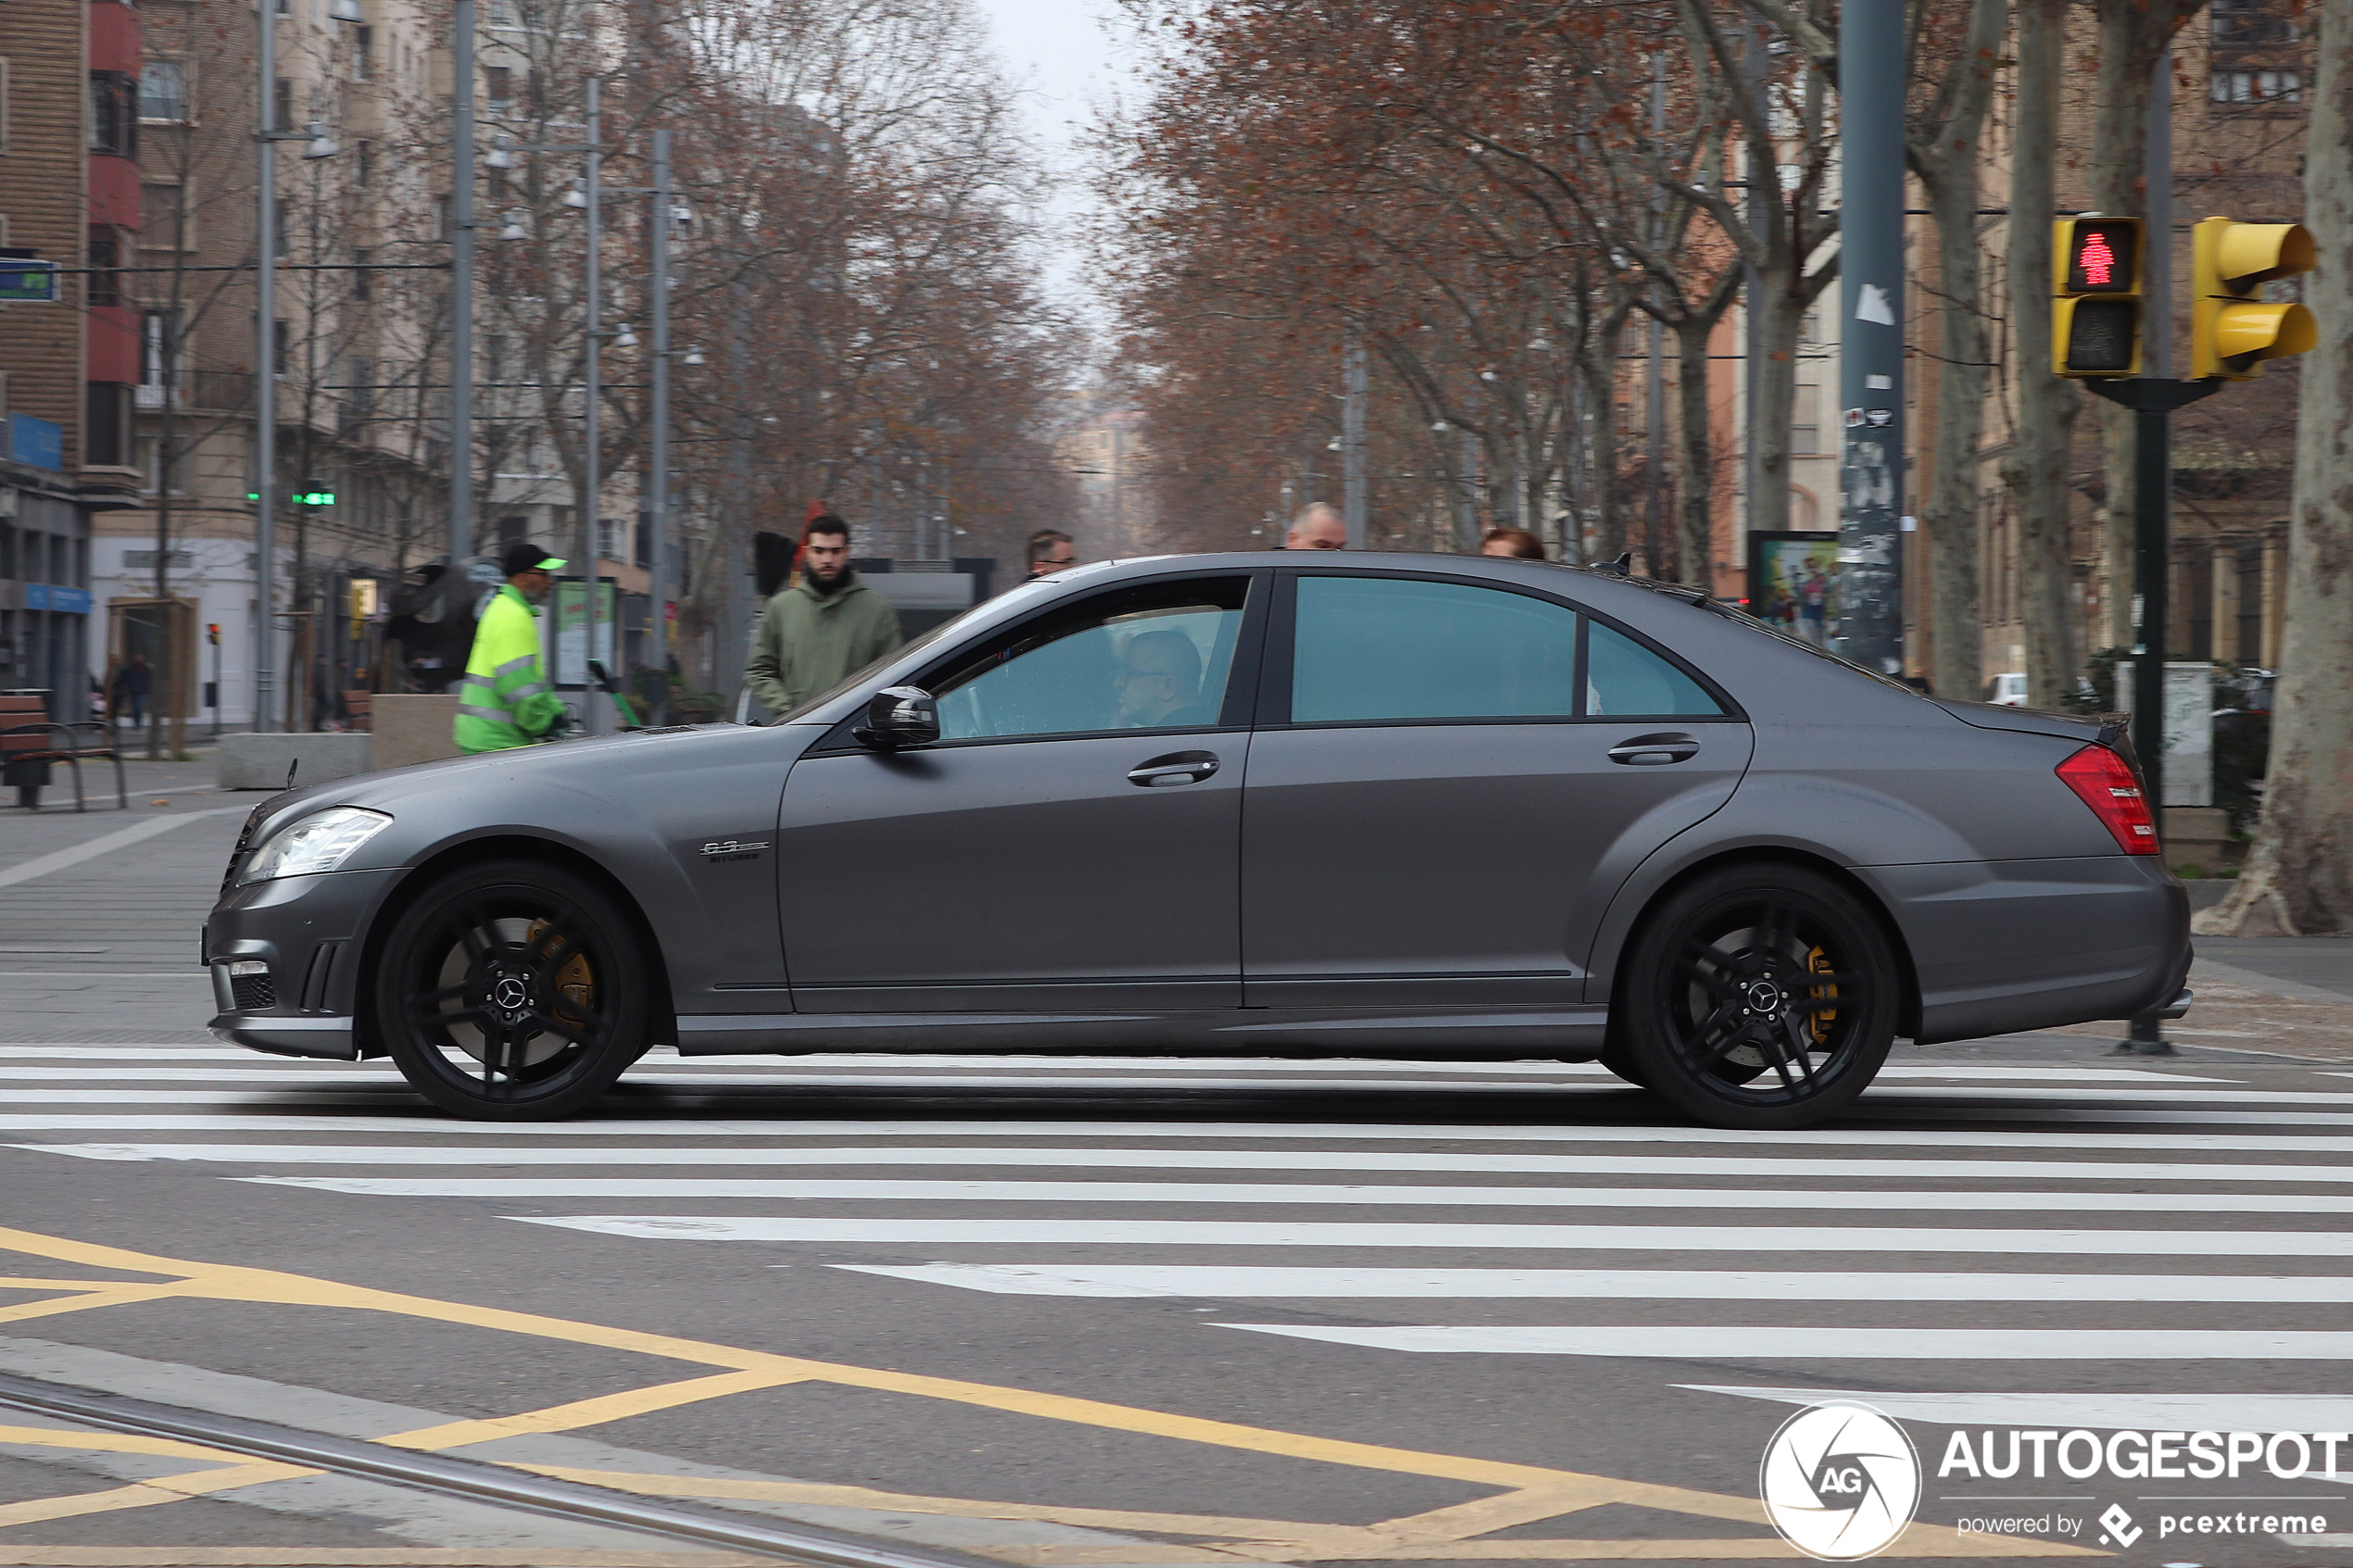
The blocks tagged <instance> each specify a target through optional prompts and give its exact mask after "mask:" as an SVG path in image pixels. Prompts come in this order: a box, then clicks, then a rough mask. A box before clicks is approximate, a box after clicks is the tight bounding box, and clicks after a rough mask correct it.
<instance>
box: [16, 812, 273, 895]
mask: <svg viewBox="0 0 2353 1568" xmlns="http://www.w3.org/2000/svg"><path fill="white" fill-rule="evenodd" d="M247 809H248V808H246V807H244V806H216V807H214V808H212V809H210V810H208V811H181V812H176V813H174V814H173V815H171V816H169V817H149V818H147V819H146V820H145V822H133V823H132V824H131V825H130V826H129V827H127V828H117V829H116V830H115V831H114V832H112V833H109V834H100V835H99V836H98V837H96V838H94V839H91V840H90V841H89V842H88V843H86V844H76V845H71V846H69V847H66V848H64V849H53V850H51V851H50V852H49V853H48V854H46V855H35V856H34V857H33V858H32V859H30V860H24V861H21V862H19V863H18V864H16V865H13V866H10V867H9V868H8V869H7V870H6V871H0V887H14V886H15V885H16V884H19V883H20V882H31V880H32V879H33V878H35V877H41V876H47V875H48V874H49V873H50V872H61V871H65V870H68V869H69V868H70V867H73V866H78V865H81V864H82V862H84V861H86V860H94V859H97V858H98V857H99V856H101V855H111V854H113V853H114V852H115V851H116V850H118V849H127V848H129V847H131V846H132V845H134V844H144V843H145V842H146V841H147V840H148V839H150V838H153V837H155V836H156V835H157V834H166V833H170V831H171V830H172V829H173V828H176V827H178V826H180V825H181V824H182V822H202V821H203V820H204V819H205V818H207V817H238V816H243V815H245V811H246V810H247Z"/></svg>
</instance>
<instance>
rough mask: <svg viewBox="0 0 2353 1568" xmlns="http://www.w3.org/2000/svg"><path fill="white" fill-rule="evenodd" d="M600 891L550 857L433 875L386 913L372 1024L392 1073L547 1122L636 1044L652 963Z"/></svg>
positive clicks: (493, 1113)
mask: <svg viewBox="0 0 2353 1568" xmlns="http://www.w3.org/2000/svg"><path fill="white" fill-rule="evenodd" d="M652 967H653V966H651V965H649V964H648V963H647V962H646V961H645V955H644V954H643V953H642V952H641V951H640V949H639V943H638V938H637V935H636V933H635V927H634V926H633V925H632V923H631V922H630V921H629V919H628V917H627V916H626V915H625V914H624V913H623V911H622V909H620V908H619V906H617V905H616V904H615V903H614V901H613V898H612V897H611V895H610V894H608V893H606V892H604V891H603V890H602V889H601V888H599V887H598V886H597V885H596V884H593V883H591V882H589V881H587V880H586V879H585V878H584V877H581V876H578V875H576V874H574V873H573V872H568V871H565V870H562V869H561V868H560V867H555V866H549V865H546V864H542V863H539V862H536V861H531V860H494V861H491V862H489V863H488V864H485V865H481V866H473V867H468V868H466V869H464V870H460V871H457V872H451V873H450V874H448V875H447V876H444V877H442V878H440V879H438V880H437V881H435V882H434V883H433V884H431V885H430V886H428V887H427V888H425V890H424V891H423V892H422V893H421V894H419V895H418V897H416V898H415V899H413V900H411V901H410V902H409V906H408V907H407V908H406V909H403V910H402V911H401V913H400V917H399V919H398V920H397V921H396V922H394V924H393V928H392V933H391V935H390V936H388V937H387V938H386V939H385V942H384V948H383V951H382V955H381V957H380V958H379V959H378V960H377V965H376V972H375V1014H376V1026H377V1029H378V1030H379V1032H380V1034H381V1035H382V1037H383V1039H384V1045H385V1047H386V1048H387V1049H388V1050H389V1051H390V1052H391V1055H392V1060H393V1062H394V1064H395V1065H396V1066H397V1067H398V1068H399V1069H400V1075H401V1076H402V1077H404V1078H406V1079H408V1080H409V1084H410V1085H411V1086H413V1087H414V1088H415V1089H416V1091H417V1092H418V1093H419V1094H421V1095H422V1096H424V1097H425V1098H427V1099H429V1100H431V1101H433V1103H434V1105H436V1106H438V1107H440V1108H441V1109H442V1110H446V1111H447V1112H449V1113H450V1114H451V1115H453V1116H463V1117H467V1118H470V1119H472V1120H476V1121H485V1122H546V1121H554V1120H556V1119H558V1118H560V1117H565V1116H570V1115H573V1114H574V1113H575V1112H577V1111H579V1110H583V1109H585V1107H586V1106H588V1105H589V1104H590V1103H591V1102H592V1101H594V1100H595V1099H596V1098H598V1096H599V1095H601V1094H603V1093H604V1092H605V1091H606V1090H607V1089H609V1088H610V1087H611V1086H612V1085H613V1081H614V1080H615V1079H617V1078H619V1077H620V1076H621V1074H622V1072H623V1069H625V1068H626V1067H628V1065H629V1064H630V1063H631V1062H633V1061H635V1060H636V1059H637V1058H638V1057H639V1056H640V1055H642V1054H644V1051H645V1048H646V1043H647V1042H646V1026H647V1020H648V1010H649V998H648V985H647V976H648V973H649V972H651V971H652Z"/></svg>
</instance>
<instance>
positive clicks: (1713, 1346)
mask: <svg viewBox="0 0 2353 1568" xmlns="http://www.w3.org/2000/svg"><path fill="white" fill-rule="evenodd" d="M1210 1326H1212V1327H1214V1328H1240V1329H1248V1330H1249V1331H1250V1332H1252V1333H1253V1334H1276V1335H1281V1336H1284V1337H1286V1338H1290V1339H1317V1340H1322V1341H1325V1342H1326V1343H1328V1344H1333V1345H1358V1346H1363V1347H1365V1348H1369V1349H1377V1350H1414V1351H1422V1352H1436V1353H1441V1354H1456V1355H1460V1354H1478V1355H1505V1356H1634V1357H1642V1358H1645V1359H1648V1360H1655V1361H1757V1360H1766V1359H1770V1360H1775V1361H1780V1360H1787V1359H1792V1358H1798V1359H1804V1360H1808V1361H2343V1360H2345V1359H2347V1357H2353V1333H2341V1332H2336V1331H2332V1330H2302V1329H2216V1328H1793V1327H1788V1326H1785V1325H1782V1324H1778V1323H1773V1324H1763V1325H1759V1326H1757V1327H1754V1328H1745V1327H1730V1326H1724V1325H1718V1324H1708V1325H1702V1326H1670V1325H1663V1324H1662V1325H1659V1326H1655V1327H1654V1326H1651V1325H1648V1324H1643V1325H1640V1326H1626V1327H1613V1326H1607V1325H1600V1326H1594V1327H1590V1328H1587V1327H1570V1328H1554V1327H1532V1326H1518V1325H1511V1324H1500V1323H1499V1324H1493V1325H1486V1324H1481V1325H1475V1326H1466V1327H1454V1326H1402V1327H1396V1328H1343V1327H1329V1328H1327V1327H1321V1326H1308V1325H1304V1324H1295V1323H1213V1324H1211V1325H1210Z"/></svg>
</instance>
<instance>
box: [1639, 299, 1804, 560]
mask: <svg viewBox="0 0 2353 1568" xmlns="http://www.w3.org/2000/svg"><path fill="white" fill-rule="evenodd" d="M1717 320H1718V318H1717V317H1716V316H1715V315H1709V316H1705V317H1699V316H1689V317H1685V318H1684V319H1683V320H1680V321H1678V322H1676V323H1675V352H1676V372H1675V411H1676V415H1677V419H1676V420H1675V559H1676V567H1677V571H1678V573H1679V575H1680V578H1681V580H1682V581H1683V582H1685V583H1690V584H1691V585H1692V586H1693V587H1695V588H1705V589H1707V590H1708V591H1709V592H1711V593H1712V592H1714V591H1715V587H1716V568H1715V558H1716V527H1715V523H1716V518H1715V506H1714V503H1715V499H1716V455H1715V446H1714V443H1713V442H1712V441H1711V440H1710V435H1711V432H1710V431H1709V429H1708V425H1707V340H1708V338H1709V336H1710V335H1711V334H1712V333H1713V332H1714V330H1715V327H1716V322H1717ZM1784 494H1786V489H1784ZM1654 570H1655V568H1654Z"/></svg>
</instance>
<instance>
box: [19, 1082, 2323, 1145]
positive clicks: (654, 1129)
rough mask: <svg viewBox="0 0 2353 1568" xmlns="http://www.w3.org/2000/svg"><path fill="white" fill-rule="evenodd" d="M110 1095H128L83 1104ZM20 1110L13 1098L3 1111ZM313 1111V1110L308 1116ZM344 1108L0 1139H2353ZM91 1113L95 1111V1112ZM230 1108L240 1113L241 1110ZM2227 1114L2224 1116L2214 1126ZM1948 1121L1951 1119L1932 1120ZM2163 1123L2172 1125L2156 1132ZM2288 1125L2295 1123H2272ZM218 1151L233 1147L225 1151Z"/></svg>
mask: <svg viewBox="0 0 2353 1568" xmlns="http://www.w3.org/2000/svg"><path fill="white" fill-rule="evenodd" d="M91 1092H92V1093H97V1094H106V1095H112V1094H114V1093H118V1092H127V1091H91ZM25 1098H30V1097H29V1096H28V1094H26V1093H24V1092H20V1091H11V1092H10V1094H9V1096H8V1099H9V1101H10V1103H15V1102H18V1101H20V1100H23V1099H25ZM137 1098H139V1099H140V1100H143V1101H147V1102H154V1101H159V1100H168V1101H178V1102H180V1103H182V1104H185V1103H186V1101H187V1099H188V1098H189V1097H188V1096H187V1095H186V1094H185V1093H162V1092H158V1093H156V1094H153V1095H143V1096H139V1097H137ZM318 1098H319V1097H312V1099H313V1101H314V1102H315V1101H316V1100H317V1099H318ZM102 1103H103V1102H102ZM240 1103H242V1106H243V1107H244V1108H243V1109H240V1108H239V1106H240ZM301 1103H303V1102H300V1101H297V1100H296V1099H295V1098H293V1097H287V1098H275V1097H272V1098H262V1097H256V1098H251V1099H249V1100H245V1101H243V1102H236V1101H231V1102H229V1103H227V1104H224V1105H221V1106H218V1107H215V1108H213V1109H212V1110H208V1111H199V1112H187V1111H183V1112H176V1113H175V1112H157V1111H89V1112H66V1111H59V1112H50V1113H43V1114H14V1113H8V1112H0V1132H10V1133H59V1132H113V1133H238V1134H252V1133H265V1134H283V1133H287V1132H299V1133H305V1134H310V1135H319V1134H324V1133H374V1134H377V1135H384V1134H403V1133H407V1134H416V1135H431V1136H443V1135H447V1136H451V1137H499V1138H521V1137H528V1138H575V1137H576V1138H608V1137H623V1138H639V1137H643V1138H667V1137H680V1138H716V1137H730V1138H842V1137H856V1138H937V1137H959V1138H1169V1139H1202V1140H1212V1141H1245V1140H1247V1141H1260V1142H1263V1141H1276V1142H1298V1141H1310V1142H1318V1143H1376V1142H1378V1143H1551V1144H1562V1143H1567V1144H1579V1143H1590V1144H1614V1143H1615V1144H1625V1143H1640V1144H1717V1145H1730V1146H1734V1147H1738V1148H1749V1149H1755V1150H1758V1151H1760V1152H1770V1151H1772V1150H1776V1149H1780V1148H1800V1147H1815V1148H1960V1149H1967V1150H1970V1151H1972V1152H1982V1151H1984V1150H1989V1149H2003V1148H2016V1149H2038V1150H2041V1149H2058V1148H2082V1149H2101V1150H2114V1149H2133V1150H2139V1151H2143V1152H2150V1153H2154V1152H2168V1153H2186V1154H2207V1153H2226V1152H2227V1153H2246V1154H2256V1153H2271V1154H2307V1155H2332V1154H2353V1136H2344V1135H2333V1134H2325V1133H2194V1132H2178V1133H2139V1132H2116V1133H2093V1132H2080V1131H2076V1132H2021V1131H2017V1130H2013V1129H2010V1128H2004V1127H1993V1128H1984V1129H1982V1130H1981V1129H1979V1128H1976V1127H1969V1128H1948V1127H1892V1128H1879V1127H1845V1126H1833V1127H1817V1128H1813V1129H1811V1130H1808V1131H1803V1132H1785V1133H1760V1132H1743V1131H1738V1130H1734V1129H1728V1128H1718V1127H1668V1126H1630V1125H1620V1124H1615V1123H1597V1124H1594V1125H1590V1126H1563V1125H1561V1124H1559V1123H1552V1124H1549V1125H1534V1126H1531V1125H1526V1124H1512V1123H1498V1124H1495V1125H1492V1126H1482V1125H1479V1124H1477V1123H1445V1124H1436V1123H1380V1122H1371V1123H1366V1122H1334V1123H1318V1122H1121V1121H1097V1120H1080V1119H1076V1118H1074V1119H1070V1120H1063V1121H1036V1122H1012V1121H1001V1122H1000V1121H988V1120H982V1119H979V1118H972V1119H965V1118H962V1117H955V1116H940V1117H937V1118H934V1119H932V1120H928V1121H912V1122H911V1121H900V1120H891V1121H881V1120H878V1121H872V1122H866V1121H860V1120H857V1119H855V1118H851V1117H845V1116H836V1117H828V1118H824V1119H822V1120H811V1119H800V1120H786V1119H783V1118H778V1119H775V1120H754V1121H748V1120H744V1119H742V1118H738V1117H729V1118H720V1117H713V1118H711V1119H709V1120H703V1119H698V1118H695V1117H691V1116H683V1115H678V1114H674V1113H673V1114H668V1115H655V1116H647V1117H644V1118H641V1119H635V1120H629V1121H607V1122H547V1123H517V1122H464V1121H459V1120H458V1119H456V1118H454V1117H444V1116H441V1115H439V1114H438V1113H433V1112H427V1111H424V1110H422V1101H418V1100H410V1099H406V1098H390V1097H384V1096H379V1095H373V1094H371V1095H364V1096H363V1095H359V1094H352V1095H349V1096H347V1097H346V1103H352V1104H374V1105H380V1106H382V1107H383V1108H384V1109H383V1111H382V1113H380V1114H375V1115H370V1116H322V1115H314V1114H312V1113H310V1112H309V1111H308V1110H301V1109H299V1106H300V1104H301ZM2226 1114H2235V1113H2226ZM1944 1119H1945V1120H1947V1121H1950V1120H1954V1118H1953V1117H1952V1116H1950V1115H1949V1114H1948V1115H1947V1116H1946V1117H1945V1118H1944ZM2166 1119H2167V1120H2171V1118H2166ZM2271 1120H2272V1121H2274V1122H2295V1121H2297V1120H2300V1119H2298V1118H2271ZM220 1147H221V1148H234V1147H235V1146H234V1145H231V1144H223V1145H221V1146H220Z"/></svg>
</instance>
